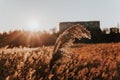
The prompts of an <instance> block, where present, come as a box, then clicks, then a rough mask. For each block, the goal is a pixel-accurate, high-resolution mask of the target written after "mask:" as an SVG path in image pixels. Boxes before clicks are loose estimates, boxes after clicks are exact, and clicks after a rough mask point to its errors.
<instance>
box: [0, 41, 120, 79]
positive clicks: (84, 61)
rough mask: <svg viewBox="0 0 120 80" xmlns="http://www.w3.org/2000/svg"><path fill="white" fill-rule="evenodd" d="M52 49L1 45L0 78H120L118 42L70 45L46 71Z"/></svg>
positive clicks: (119, 45) (119, 46)
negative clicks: (61, 56) (66, 52)
mask: <svg viewBox="0 0 120 80" xmlns="http://www.w3.org/2000/svg"><path fill="white" fill-rule="evenodd" d="M52 50H53V47H40V48H21V47H20V48H12V49H10V48H5V47H4V48H1V49H0V80H120V43H108V44H105V43H104V44H81V45H74V46H73V47H72V48H69V49H67V51H68V52H69V53H70V54H69V56H64V57H63V58H61V59H60V60H59V61H58V62H57V63H56V64H55V65H54V66H53V69H52V70H50V69H49V62H50V60H51V57H52Z"/></svg>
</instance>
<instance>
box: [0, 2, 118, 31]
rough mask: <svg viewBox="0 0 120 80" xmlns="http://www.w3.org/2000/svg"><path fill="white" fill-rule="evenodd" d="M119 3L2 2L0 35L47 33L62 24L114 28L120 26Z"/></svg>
mask: <svg viewBox="0 0 120 80" xmlns="http://www.w3.org/2000/svg"><path fill="white" fill-rule="evenodd" d="M119 3H120V0H69V1H68V0H0V27H1V29H0V32H3V31H10V30H16V29H27V30H40V31H43V30H47V31H48V30H49V29H51V28H54V27H56V28H57V29H58V28H59V22H64V21H67V22H68V21H71V22H72V21H73V22H75V21H91V20H92V21H95V20H97V21H100V23H101V25H100V26H101V28H106V27H108V28H109V27H114V26H116V25H117V24H118V23H119V22H120V4H119ZM28 25H29V26H28ZM30 25H32V26H30ZM34 27H35V28H34Z"/></svg>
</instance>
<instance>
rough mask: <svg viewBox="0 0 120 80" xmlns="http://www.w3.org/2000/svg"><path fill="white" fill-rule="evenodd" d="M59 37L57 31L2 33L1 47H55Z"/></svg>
mask: <svg viewBox="0 0 120 80" xmlns="http://www.w3.org/2000/svg"><path fill="white" fill-rule="evenodd" d="M57 36H58V32H57V31H56V30H55V29H52V30H51V33H50V32H47V31H43V32H41V31H37V32H31V31H24V30H15V31H10V32H8V33H7V32H3V33H0V47H4V46H6V45H8V46H9V47H19V46H24V47H38V46H43V45H46V46H48V45H53V44H54V43H55V40H56V38H57Z"/></svg>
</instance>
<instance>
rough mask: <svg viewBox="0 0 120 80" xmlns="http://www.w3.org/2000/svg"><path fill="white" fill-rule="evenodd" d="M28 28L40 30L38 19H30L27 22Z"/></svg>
mask: <svg viewBox="0 0 120 80" xmlns="http://www.w3.org/2000/svg"><path fill="white" fill-rule="evenodd" d="M27 30H29V31H38V30H39V22H38V21H37V20H29V21H28V22H27Z"/></svg>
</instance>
